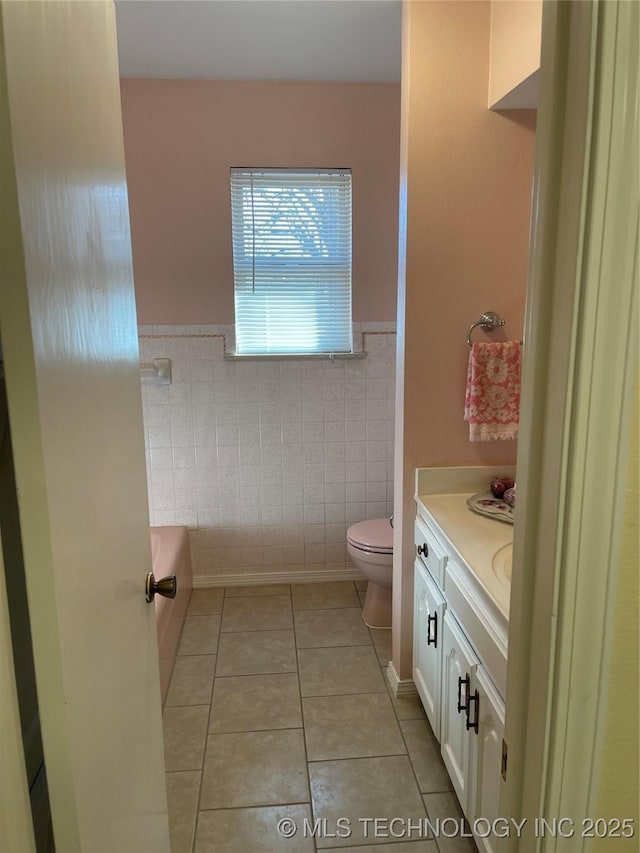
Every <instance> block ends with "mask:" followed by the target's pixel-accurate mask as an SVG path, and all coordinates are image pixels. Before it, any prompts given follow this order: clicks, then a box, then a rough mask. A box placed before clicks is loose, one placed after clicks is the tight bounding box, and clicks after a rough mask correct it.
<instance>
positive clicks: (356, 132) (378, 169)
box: [121, 79, 400, 324]
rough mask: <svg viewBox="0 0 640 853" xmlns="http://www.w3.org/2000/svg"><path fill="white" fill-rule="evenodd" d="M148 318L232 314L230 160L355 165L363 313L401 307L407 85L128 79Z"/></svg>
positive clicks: (124, 84) (139, 265)
mask: <svg viewBox="0 0 640 853" xmlns="http://www.w3.org/2000/svg"><path fill="white" fill-rule="evenodd" d="M121 90H122V115H123V123H124V141H125V154H126V163H127V180H128V185H129V205H130V211H131V233H132V240H133V261H134V274H135V285H136V299H137V307H138V320H139V322H140V323H179V324H183V323H195V324H200V323H232V322H233V320H234V313H233V265H232V257H231V223H230V200H229V168H230V167H231V166H319V167H328V166H336V167H338V166H342V167H350V168H351V169H352V171H353V319H354V320H355V321H361V322H365V321H368V322H375V321H383V320H392V319H394V317H395V314H396V285H397V256H398V238H397V234H398V172H399V157H400V155H399V145H400V87H399V85H397V84H363V83H265V82H236V81H212V80H141V79H123V80H122V81H121Z"/></svg>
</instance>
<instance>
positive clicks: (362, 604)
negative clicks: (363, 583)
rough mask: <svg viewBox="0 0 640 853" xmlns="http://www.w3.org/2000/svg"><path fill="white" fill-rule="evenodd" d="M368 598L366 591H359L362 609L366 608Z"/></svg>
mask: <svg viewBox="0 0 640 853" xmlns="http://www.w3.org/2000/svg"><path fill="white" fill-rule="evenodd" d="M366 596H367V591H366V589H359V590H358V600H359V601H360V607H364V600H365V598H366Z"/></svg>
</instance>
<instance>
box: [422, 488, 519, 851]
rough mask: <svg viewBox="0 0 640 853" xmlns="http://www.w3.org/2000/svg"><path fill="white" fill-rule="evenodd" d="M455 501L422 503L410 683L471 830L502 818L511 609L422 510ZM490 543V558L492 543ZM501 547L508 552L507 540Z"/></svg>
mask: <svg viewBox="0 0 640 853" xmlns="http://www.w3.org/2000/svg"><path fill="white" fill-rule="evenodd" d="M454 497H455V496H447V501H446V502H445V501H444V498H443V499H442V501H440V502H438V501H436V500H435V499H434V498H432V497H430V496H428V497H427V498H425V499H424V503H423V502H422V500H421V499H419V501H418V509H419V515H418V517H417V518H416V523H415V532H414V542H415V545H416V560H415V564H414V632H413V679H414V682H415V686H416V689H417V691H418V694H419V696H420V698H421V700H422V704H423V705H424V708H425V711H426V714H427V717H428V719H429V722H430V723H431V727H432V729H433V732H434V734H435V736H436V738H437V739H438V741H439V742H440V748H441V753H442V758H443V761H444V763H445V766H446V768H447V770H448V772H449V776H450V778H451V782H452V785H453V788H454V790H455V792H456V794H457V796H458V799H459V801H460V805H461V806H462V810H463V812H464V814H465V816H466V817H467V819H468V820H469V822H470V823H471V824H472V825H473V822H474V821H475V820H477V819H479V818H484V819H486V820H487V821H490V822H492V821H494V820H495V819H496V818H497V817H498V816H499V798H500V778H501V765H502V747H503V735H504V714H505V707H504V699H503V695H502V693H503V692H504V687H505V673H506V658H507V629H508V606H507V609H506V612H505V608H504V604H502V606H501V601H500V600H499V601H498V602H497V603H496V600H495V599H493V598H492V597H491V596H488V595H487V593H486V588H485V585H484V583H482V582H480V580H479V577H478V575H477V574H475V573H474V570H473V568H472V567H471V566H470V564H469V562H468V561H465V559H464V558H463V557H461V554H460V550H459V549H458V548H456V545H455V544H454V543H455V541H456V538H455V536H453V535H452V533H451V529H450V528H449V527H448V526H446V525H445V523H444V522H443V523H442V524H441V525H439V524H438V521H437V520H436V518H437V516H436V515H435V513H430V512H429V511H428V509H427V507H425V505H424V504H427V506H428V507H431V506H434V507H435V508H436V509H438V508H440V506H441V505H443V506H445V507H446V508H447V509H448V508H449V504H452V505H455V503H456V501H455V500H454ZM460 504H461V506H462V508H463V509H462V510H461V513H462V514H461V515H460V519H461V524H460V525H459V526H458V532H459V531H460V530H461V529H463V528H464V529H465V531H466V518H465V516H464V511H467V512H468V510H466V503H465V501H464V496H460ZM457 518H458V516H457V515H455V519H456V520H457ZM481 521H482V522H484V521H488V523H489V528H487V529H486V531H485V529H484V528H478V527H477V525H478V521H477V518H476V519H472V520H471V522H470V527H471V528H472V530H473V528H474V525H476V530H475V532H476V534H477V533H478V530H479V531H480V533H481V534H485V535H486V536H488V537H489V538H491V537H492V536H493V528H492V527H491V525H492V524H497V522H492V521H491V520H485V519H482V520H481ZM453 527H454V525H451V528H453ZM496 536H497V537H503V536H504V529H503V528H501V527H497V528H496ZM475 541H477V539H476V540H475ZM489 546H491V548H490V549H489V550H490V552H491V553H493V550H491V549H493V544H492V543H490V542H488V543H487V548H489ZM499 547H504V545H503V543H502V539H500V541H498V542H497V544H496V548H499ZM494 550H495V549H494ZM507 601H508V590H507ZM496 685H500V687H497V686H496ZM501 691H502V692H501ZM475 840H476V844H477V845H478V848H479V850H480V853H494V851H495V849H496V841H497V839H496V838H495V837H492V836H489V837H487V838H482V837H481V836H479V835H477V836H476V837H475Z"/></svg>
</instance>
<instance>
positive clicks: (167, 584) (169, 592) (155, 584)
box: [145, 572, 178, 602]
mask: <svg viewBox="0 0 640 853" xmlns="http://www.w3.org/2000/svg"><path fill="white" fill-rule="evenodd" d="M177 591H178V581H177V578H176V576H175V575H167V577H166V578H160V580H159V581H157V580H156V579H155V575H154V574H153V572H149V574H148V575H147V580H146V582H145V592H146V594H147V601H149V602H151V601H153V599H154V598H155V596H156V593H157V594H158V595H162V596H164V598H175V597H176V592H177Z"/></svg>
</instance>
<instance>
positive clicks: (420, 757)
mask: <svg viewBox="0 0 640 853" xmlns="http://www.w3.org/2000/svg"><path fill="white" fill-rule="evenodd" d="M400 728H401V729H402V734H403V735H404V739H405V742H406V744H407V749H408V750H409V758H410V759H411V763H412V764H413V769H414V770H415V773H416V777H417V779H418V785H419V787H420V790H421V791H422V793H423V794H430V793H440V792H441V791H450V790H451V779H450V778H449V774H448V773H447V769H446V767H445V766H444V762H443V760H442V758H441V756H440V744H439V743H438V741H437V740H436V739H435V737H434V735H433V732H432V731H431V726H430V725H429V723H428V722H427V720H405V721H404V722H402V723H401V724H400Z"/></svg>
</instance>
